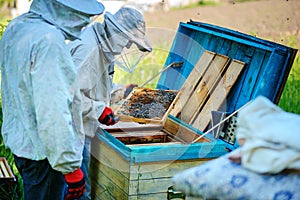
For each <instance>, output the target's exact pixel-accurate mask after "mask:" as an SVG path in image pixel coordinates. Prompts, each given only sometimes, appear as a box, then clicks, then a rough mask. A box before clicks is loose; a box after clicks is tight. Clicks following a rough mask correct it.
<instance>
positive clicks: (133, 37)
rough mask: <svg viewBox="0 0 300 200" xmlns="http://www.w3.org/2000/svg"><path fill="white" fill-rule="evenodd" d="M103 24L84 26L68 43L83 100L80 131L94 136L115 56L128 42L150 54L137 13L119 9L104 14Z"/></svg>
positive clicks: (106, 98)
mask: <svg viewBox="0 0 300 200" xmlns="http://www.w3.org/2000/svg"><path fill="white" fill-rule="evenodd" d="M104 18H105V19H104V22H103V24H101V23H95V24H93V25H91V26H89V27H87V28H86V29H85V30H84V31H83V33H82V34H81V36H80V40H75V41H72V42H70V43H69V48H70V52H71V55H72V56H73V59H74V63H75V64H76V66H77V67H78V76H79V86H80V90H81V93H82V97H83V125H84V132H85V134H86V135H87V136H89V137H94V136H95V132H96V129H97V127H98V125H99V123H98V118H99V117H100V115H101V114H102V112H103V110H104V108H105V106H109V102H110V94H111V91H112V75H113V73H114V60H115V56H116V55H119V54H121V52H122V50H123V48H124V47H125V46H126V45H127V44H128V43H129V42H132V43H134V44H136V45H137V46H138V48H139V49H140V50H141V51H144V52H151V51H152V48H151V46H150V44H149V43H148V41H147V40H146V38H145V22H144V19H143V17H142V15H141V13H140V12H138V11H137V10H135V9H132V8H129V7H128V8H127V7H123V8H121V9H120V10H119V11H118V12H117V13H116V14H115V15H112V14H110V13H109V12H107V13H106V14H105V16H104Z"/></svg>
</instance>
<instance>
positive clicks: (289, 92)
mask: <svg viewBox="0 0 300 200" xmlns="http://www.w3.org/2000/svg"><path fill="white" fill-rule="evenodd" d="M281 41H285V42H286V43H287V45H288V46H291V47H293V48H297V46H298V44H297V37H295V36H290V37H288V38H281ZM299 100H300V52H299V50H298V52H297V55H296V58H295V60H294V63H293V66H292V69H291V71H290V74H289V77H288V79H287V82H286V84H285V87H284V90H283V93H282V95H281V98H280V101H279V103H278V106H279V107H281V108H282V109H284V110H285V111H287V112H292V113H297V114H300V101H299Z"/></svg>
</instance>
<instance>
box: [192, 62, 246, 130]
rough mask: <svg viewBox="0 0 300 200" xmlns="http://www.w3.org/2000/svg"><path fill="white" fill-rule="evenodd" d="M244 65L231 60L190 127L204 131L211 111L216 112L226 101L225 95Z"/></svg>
mask: <svg viewBox="0 0 300 200" xmlns="http://www.w3.org/2000/svg"><path fill="white" fill-rule="evenodd" d="M244 66H245V63H243V62H240V61H237V60H233V61H232V62H231V64H230V65H229V67H228V69H227V70H226V72H225V74H224V75H223V77H222V79H221V81H220V82H219V83H218V85H217V86H216V88H215V89H214V91H213V92H212V94H211V95H210V98H209V100H208V101H207V103H206V104H205V106H204V108H203V109H202V110H201V112H200V113H199V114H198V116H196V118H195V119H193V120H194V121H192V126H193V127H195V128H197V129H199V130H201V131H204V130H205V128H206V127H207V125H208V124H209V122H210V119H211V117H210V116H211V111H212V110H218V109H219V107H220V106H221V105H222V103H223V101H224V100H225V99H226V96H227V94H228V93H229V91H230V89H231V88H232V86H233V85H234V83H235V81H236V80H237V79H238V77H239V74H240V73H241V71H242V69H243V68H244Z"/></svg>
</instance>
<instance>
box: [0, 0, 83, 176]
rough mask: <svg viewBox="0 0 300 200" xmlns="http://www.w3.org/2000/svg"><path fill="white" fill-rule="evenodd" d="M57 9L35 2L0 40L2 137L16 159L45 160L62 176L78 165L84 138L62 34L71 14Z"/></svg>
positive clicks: (73, 74)
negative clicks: (54, 23)
mask: <svg viewBox="0 0 300 200" xmlns="http://www.w3.org/2000/svg"><path fill="white" fill-rule="evenodd" d="M56 4H57V2H56ZM56 4H55V2H54V0H49V1H39V0H34V1H33V2H32V7H31V9H30V12H29V13H26V14H23V15H22V16H20V17H17V18H15V19H14V20H12V21H11V22H10V24H9V25H8V26H7V28H6V30H5V32H4V34H3V36H2V39H1V41H0V65H1V72H2V77H1V78H2V108H3V125H2V132H1V133H2V135H3V139H4V143H5V145H6V146H7V147H9V148H10V149H11V150H12V152H13V153H14V154H15V155H17V156H19V157H23V158H27V159H31V160H43V159H45V158H47V159H48V161H49V163H50V164H51V166H52V168H53V169H54V170H57V171H60V172H62V173H64V174H65V173H69V172H73V171H74V170H75V169H78V167H80V165H81V160H82V150H83V146H84V143H83V142H84V133H83V130H82V123H81V121H82V119H81V116H82V115H81V113H82V111H81V98H80V96H76V94H79V90H76V88H77V87H76V76H77V72H76V67H75V65H74V63H73V61H72V57H71V56H70V53H69V51H68V48H67V46H66V44H65V37H66V36H67V35H68V34H67V33H65V32H64V31H62V30H67V29H68V28H67V27H63V26H64V25H65V24H68V22H70V21H71V17H72V14H71V13H72V12H71V9H70V8H68V7H65V6H61V7H59V9H58V10H57V9H56V8H57V7H56V6H57V5H56ZM52 11H53V12H52ZM54 11H56V12H54ZM40 14H42V16H40ZM67 16H69V17H67ZM64 19H65V20H64ZM51 21H55V22H56V25H53V23H51ZM76 23H78V24H80V20H79V21H78V22H76ZM83 23H85V21H83ZM78 24H77V25H78ZM77 28H78V27H77ZM75 32H76V31H74V30H70V32H69V34H75ZM74 124H76V126H74Z"/></svg>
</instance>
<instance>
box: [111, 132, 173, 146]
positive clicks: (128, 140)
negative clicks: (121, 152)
mask: <svg viewBox="0 0 300 200" xmlns="http://www.w3.org/2000/svg"><path fill="white" fill-rule="evenodd" d="M111 134H112V136H114V137H116V138H117V139H118V140H120V141H121V142H123V143H124V144H143V143H164V142H166V139H167V134H166V133H164V132H162V131H160V132H153V131H150V132H149V131H142V132H126V133H122V132H121V133H119V132H118V133H111Z"/></svg>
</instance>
